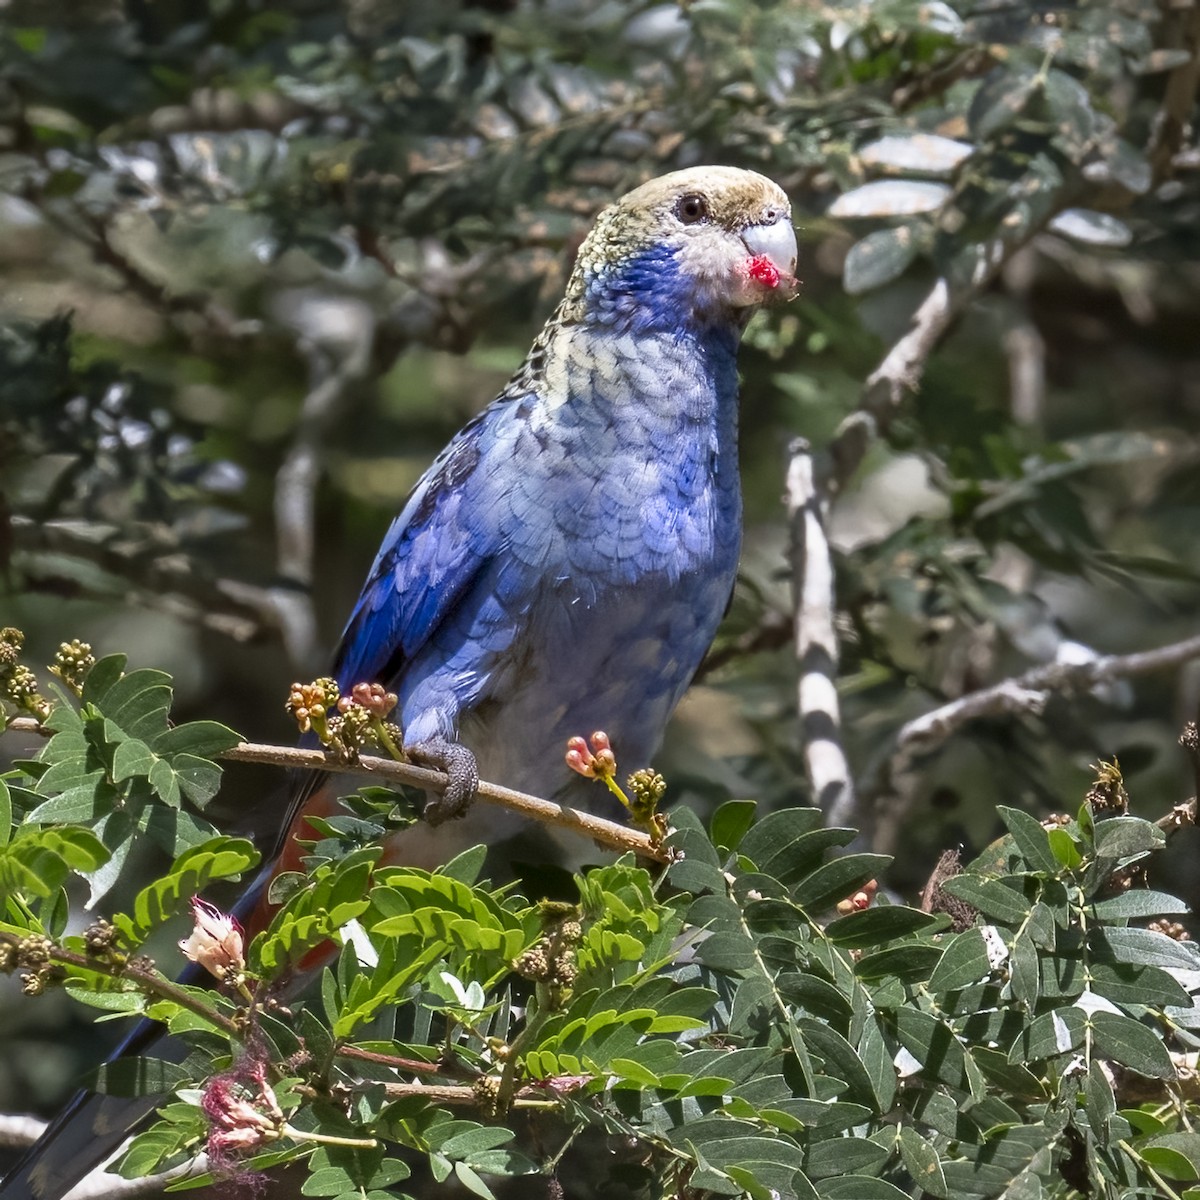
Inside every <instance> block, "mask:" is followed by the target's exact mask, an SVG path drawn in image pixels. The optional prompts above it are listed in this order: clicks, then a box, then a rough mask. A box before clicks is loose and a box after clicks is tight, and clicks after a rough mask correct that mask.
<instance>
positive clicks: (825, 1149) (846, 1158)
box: [804, 1137, 888, 1183]
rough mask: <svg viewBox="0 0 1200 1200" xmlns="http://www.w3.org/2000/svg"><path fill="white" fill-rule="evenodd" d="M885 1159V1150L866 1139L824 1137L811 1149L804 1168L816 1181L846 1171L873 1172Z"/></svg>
mask: <svg viewBox="0 0 1200 1200" xmlns="http://www.w3.org/2000/svg"><path fill="white" fill-rule="evenodd" d="M887 1160H888V1151H887V1150H886V1149H884V1147H883V1146H880V1145H878V1144H876V1143H875V1142H872V1141H868V1140H867V1139H866V1138H859V1137H839V1138H827V1139H826V1140H825V1141H821V1142H815V1143H814V1144H813V1146H812V1147H811V1148H810V1150H809V1152H808V1160H807V1161H806V1162H805V1164H804V1170H805V1173H806V1174H807V1175H808V1177H809V1179H811V1180H812V1181H813V1182H814V1183H816V1182H817V1181H818V1180H820V1179H827V1178H829V1177H830V1176H832V1175H845V1174H846V1173H847V1172H848V1171H849V1172H852V1173H857V1172H860V1171H861V1172H863V1173H864V1174H873V1173H874V1172H876V1171H878V1170H879V1168H880V1167H882V1166H883V1164H884V1163H885V1162H887Z"/></svg>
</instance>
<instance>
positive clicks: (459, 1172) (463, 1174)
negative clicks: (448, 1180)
mask: <svg viewBox="0 0 1200 1200" xmlns="http://www.w3.org/2000/svg"><path fill="white" fill-rule="evenodd" d="M454 1174H455V1175H456V1176H457V1178H458V1182H459V1183H461V1184H462V1185H463V1187H465V1188H466V1189H467V1191H468V1192H472V1193H474V1195H476V1196H480V1197H481V1198H482V1200H496V1197H495V1196H494V1195H493V1194H492V1189H491V1188H489V1187H488V1185H487V1184H486V1183H484V1182H483V1180H482V1179H481V1178H480V1177H479V1175H478V1173H477V1172H476V1171H475V1169H474V1168H473V1167H471V1166H470V1165H468V1164H467V1163H465V1162H456V1163H455V1164H454Z"/></svg>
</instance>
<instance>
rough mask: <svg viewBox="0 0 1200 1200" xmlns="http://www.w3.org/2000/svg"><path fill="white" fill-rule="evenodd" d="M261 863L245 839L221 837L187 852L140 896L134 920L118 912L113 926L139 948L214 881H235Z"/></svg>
mask: <svg viewBox="0 0 1200 1200" xmlns="http://www.w3.org/2000/svg"><path fill="white" fill-rule="evenodd" d="M258 860H259V854H258V851H257V850H255V848H254V846H253V844H252V843H251V842H248V841H246V840H245V839H244V838H231V837H219V838H213V839H212V840H211V841H207V842H204V843H203V844H202V845H200V846H196V847H193V848H192V849H189V850H185V851H184V852H183V853H182V854H181V855H180V856H179V857H178V858H177V859H176V860H175V861H174V863H172V864H171V869H170V871H169V872H168V873H167V874H166V875H164V876H163V877H162V878H161V879H156V880H155V881H154V882H153V883H151V884H148V885H147V886H146V887H144V888H142V890H141V891H140V892H139V893H138V894H137V896H136V897H135V899H134V901H133V905H132V917H130V916H129V915H127V914H125V913H117V914H115V915H114V917H113V923H114V924H115V925H116V927H117V929H118V930H119V931H120V934H121V938H122V941H123V942H124V946H125V949H127V950H133V949H136V947H138V946H139V945H141V943H142V942H143V941H144V940H145V938H146V936H147V934H149V933H150V931H151V930H152V929H154V928H156V927H157V926H158V925H161V924H162V922H163V921H165V920H167V918H168V917H171V916H174V914H175V913H177V912H179V910H180V909H181V908H183V906H184V905H185V904H186V903H187V902H188V901H189V900H190V899H191V897H192V896H194V895H196V894H197V893H199V892H201V891H203V890H204V888H205V887H207V886H208V884H209V883H211V882H212V880H214V879H231V878H234V877H235V876H238V875H241V874H243V873H244V872H245V871H248V870H249V869H250V868H251V867H253V866H254V865H255V864H256V863H257V862H258Z"/></svg>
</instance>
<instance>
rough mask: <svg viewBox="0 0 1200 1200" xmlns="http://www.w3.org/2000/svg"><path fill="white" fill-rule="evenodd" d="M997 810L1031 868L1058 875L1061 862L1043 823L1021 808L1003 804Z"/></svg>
mask: <svg viewBox="0 0 1200 1200" xmlns="http://www.w3.org/2000/svg"><path fill="white" fill-rule="evenodd" d="M996 812H997V814H998V815H999V817H1000V819H1001V820H1002V821H1003V822H1004V824H1005V825H1006V826H1007V827H1008V832H1009V833H1010V834H1011V835H1012V840H1013V841H1014V842H1015V843H1016V846H1017V849H1018V850H1019V851H1020V852H1021V857H1022V858H1024V860H1025V862H1026V864H1027V865H1028V867H1029V869H1030V870H1031V871H1043V872H1046V873H1047V874H1050V875H1057V874H1058V872H1059V870H1060V867H1059V862H1058V859H1057V858H1055V856H1054V852H1053V851H1052V850H1051V849H1050V837H1049V834H1048V832H1047V830H1045V829H1044V828H1043V827H1042V823H1041V822H1040V821H1039V820H1038V819H1037V818H1036V817H1031V816H1030V815H1029V813H1027V812H1022V811H1021V809H1019V808H1006V807H1005V806H1004V805H1003V804H1000V805H997V806H996Z"/></svg>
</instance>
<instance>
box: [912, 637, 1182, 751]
mask: <svg viewBox="0 0 1200 1200" xmlns="http://www.w3.org/2000/svg"><path fill="white" fill-rule="evenodd" d="M1195 658H1200V634H1197V635H1195V636H1193V637H1190V638H1184V639H1183V640H1182V641H1179V642H1171V643H1169V644H1168V645H1165V646H1158V647H1156V648H1155V649H1153V650H1139V651H1138V652H1137V653H1135V654H1109V655H1104V656H1103V657H1099V658H1093V659H1090V660H1089V661H1087V662H1079V663H1053V664H1051V665H1050V666H1045V667H1035V668H1034V669H1033V670H1032V671H1026V672H1025V674H1023V675H1018V676H1016V677H1015V678H1013V679H1005V680H1002V681H1001V682H1000V683H996V684H993V685H992V686H991V687H986V688H981V689H980V690H979V691H976V692H970V693H968V694H967V695H966V696H962V697H960V698H959V699H957V700H952V701H950V702H949V703H948V704H943V705H942V706H941V707H939V708H935V709H933V710H932V711H931V712H927V713H923V714H922V715H921V716H919V717H915V718H914V719H913V720H911V721H909V722H908V723H907V724H906V725H904V726H902V727H901V729H900V732H899V733H898V734H897V735H896V748H897V751H898V752H902V753H908V752H925V751H928V750H930V749H932V748H933V747H934V746H937V745H939V744H940V743H941V742H944V741H945V740H946V739H947V738H948V737H950V736H951V735H952V734H954V733H956V732H957V731H958V730H959V729H961V728H962V727H963V726H964V725H966V724H967V723H968V722H970V721H975V720H978V719H979V718H980V717H991V716H998V715H999V714H1001V713H1014V712H1040V711H1041V709H1042V707H1043V706H1044V705H1045V703H1046V699H1047V693H1049V692H1071V691H1083V690H1085V689H1087V688H1091V687H1094V686H1095V685H1096V684H1098V683H1105V682H1107V681H1108V680H1111V679H1124V678H1127V677H1128V676H1130V675H1146V674H1149V673H1150V672H1151V671H1162V670H1165V669H1167V668H1169V667H1177V666H1180V665H1181V664H1183V663H1185V662H1190V661H1191V660H1192V659H1195Z"/></svg>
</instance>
